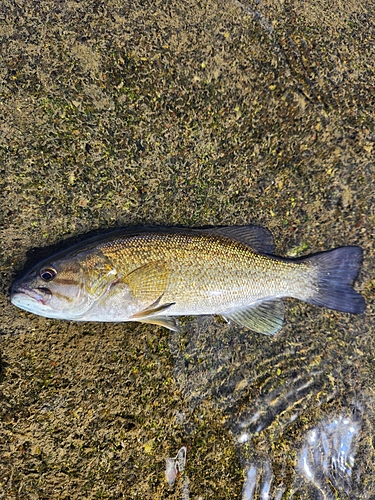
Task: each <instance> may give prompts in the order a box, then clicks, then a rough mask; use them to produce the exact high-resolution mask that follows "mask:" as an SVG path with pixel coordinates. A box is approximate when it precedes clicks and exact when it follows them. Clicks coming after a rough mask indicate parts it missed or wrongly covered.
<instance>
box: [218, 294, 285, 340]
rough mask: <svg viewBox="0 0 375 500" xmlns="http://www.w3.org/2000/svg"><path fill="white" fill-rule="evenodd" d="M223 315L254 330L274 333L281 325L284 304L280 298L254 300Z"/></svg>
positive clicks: (266, 333)
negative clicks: (261, 300) (254, 301)
mask: <svg viewBox="0 0 375 500" xmlns="http://www.w3.org/2000/svg"><path fill="white" fill-rule="evenodd" d="M223 317H224V318H226V319H229V320H231V321H233V322H234V323H237V324H238V325H241V326H245V327H246V328H249V329H250V330H253V331H254V332H257V333H264V334H265V335H274V334H275V333H277V332H278V331H279V330H280V328H281V327H282V325H283V321H284V304H283V301H282V300H281V299H276V300H266V301H264V302H256V303H255V304H251V305H250V306H247V307H245V308H242V309H237V310H235V311H233V312H231V313H229V314H223Z"/></svg>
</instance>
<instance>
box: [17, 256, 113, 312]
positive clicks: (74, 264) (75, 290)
mask: <svg viewBox="0 0 375 500" xmlns="http://www.w3.org/2000/svg"><path fill="white" fill-rule="evenodd" d="M91 268H93V269H92V271H93V273H92V272H90V269H91ZM92 274H93V275H92ZM102 289H103V286H100V283H99V282H98V271H97V270H95V266H92V265H91V266H89V269H88V267H87V262H86V260H85V259H83V258H82V256H80V255H75V256H67V257H66V258H59V259H50V260H47V261H44V262H42V263H40V264H38V265H37V266H35V267H34V268H33V269H31V271H29V272H28V273H27V274H26V275H25V276H23V278H21V279H20V280H18V281H16V282H15V283H14V284H13V286H12V290H11V302H12V304H13V305H15V306H17V307H20V308H21V309H24V310H26V311H29V312H31V313H33V314H37V315H39V316H44V317H47V318H56V319H73V320H74V319H77V320H79V318H80V316H82V315H83V314H85V313H86V312H87V311H88V310H89V309H90V307H92V304H93V302H94V300H95V299H96V296H97V295H98V294H99V293H101V290H102Z"/></svg>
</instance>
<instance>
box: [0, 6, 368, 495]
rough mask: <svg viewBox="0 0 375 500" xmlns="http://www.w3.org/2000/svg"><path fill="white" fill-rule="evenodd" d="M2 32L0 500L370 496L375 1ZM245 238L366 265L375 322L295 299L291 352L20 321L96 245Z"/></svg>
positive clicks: (23, 26)
mask: <svg viewBox="0 0 375 500" xmlns="http://www.w3.org/2000/svg"><path fill="white" fill-rule="evenodd" d="M1 15H2V23H1V26H0V32H1V37H2V40H3V42H2V46H1V52H2V56H1V57H2V64H1V65H0V66H1V68H0V75H1V86H0V92H1V104H2V113H1V117H0V145H1V148H0V155H1V161H0V170H1V176H0V186H1V211H0V224H1V227H0V231H1V241H2V245H1V249H0V259H1V268H0V270H1V274H0V276H1V295H0V302H1V308H2V315H1V316H2V317H1V324H0V333H1V335H2V337H1V343H0V350H1V372H0V456H1V460H0V486H1V488H0V498H6V499H18V498H20V499H22V498H25V499H26V498H27V499H30V498H56V499H57V498H59V499H63V498H65V499H68V498H72V499H76V498H77V499H80V498H82V499H83V498H85V499H86V498H129V499H131V498H144V499H151V498H152V499H157V498H160V499H162V498H176V499H180V498H188V497H189V498H193V499H198V498H199V497H202V498H204V499H205V500H206V499H211V498H212V499H213V498H222V499H233V498H241V496H242V495H245V494H247V495H248V498H259V497H260V495H261V494H263V497H264V495H266V494H267V495H268V498H270V499H273V498H311V495H312V494H315V491H316V485H318V486H319V487H320V491H323V492H324V494H326V498H330V495H331V496H332V498H335V495H336V496H337V495H339V496H340V498H358V499H367V498H371V496H372V492H373V491H375V485H374V471H373V463H374V458H375V457H374V446H373V441H374V435H373V428H374V423H375V412H374V407H375V402H374V396H373V393H374V387H375V380H374V375H373V372H374V370H373V362H374V361H373V360H374V340H373V339H374V328H373V321H372V318H373V314H374V290H375V288H374V227H375V221H374V206H375V205H374V201H375V199H374V189H373V185H374V180H375V167H374V162H373V157H374V151H375V147H374V143H375V127H374V108H375V106H374V104H375V92H374V85H375V77H374V64H373V61H374V58H375V53H374V52H375V48H374V47H375V43H374V42H375V40H374V37H375V26H374V24H375V22H374V16H373V5H372V3H371V2H364V3H361V4H358V3H357V2H354V1H353V2H349V3H346V4H345V5H343V4H340V3H338V4H335V5H332V3H331V2H325V1H316V2H313V3H308V4H307V3H297V4H296V3H295V2H283V3H279V2H273V1H267V2H262V3H260V2H251V1H249V2H237V1H233V2H221V1H215V2H213V1H204V2H198V1H197V2H190V1H185V2H170V1H164V2H138V3H137V2H132V3H131V4H130V3H128V4H126V3H125V4H124V2H117V1H109V2H106V3H104V4H103V3H100V2H86V1H82V2H67V3H61V4H60V3H57V2H54V1H41V2H39V3H35V2H28V1H26V2H24V3H23V4H22V5H21V4H19V3H16V2H13V1H5V2H3V7H2V14H1ZM246 223H256V224H260V225H264V226H266V227H268V228H269V229H270V230H271V231H272V232H273V234H274V236H275V241H276V247H277V253H278V254H279V255H289V256H298V255H304V254H307V253H312V252H317V251H321V250H326V249H329V248H333V247H335V246H340V245H347V244H359V245H361V246H362V247H363V249H364V265H363V271H362V273H361V275H360V277H359V280H358V285H357V289H358V290H360V291H361V293H362V294H363V296H364V297H365V299H366V301H367V311H366V313H365V314H364V315H362V316H350V315H345V314H341V313H336V312H332V311H328V310H323V309H319V308H316V307H313V306H308V305H305V304H301V303H297V302H294V301H291V300H290V301H289V300H288V301H287V308H286V309H287V316H286V324H285V326H284V327H283V329H282V331H281V332H280V333H279V334H277V336H275V337H273V338H269V337H266V336H260V335H256V334H252V333H249V332H243V331H240V330H236V329H231V328H228V326H226V325H224V324H220V323H215V322H214V323H209V324H207V325H205V328H202V323H198V326H196V324H194V323H189V322H187V323H186V328H185V329H184V330H183V332H182V333H181V334H178V335H175V334H172V336H171V335H170V333H169V332H167V331H166V330H164V329H162V328H159V327H156V326H150V325H137V324H121V325H120V324H118V325H107V324H92V323H87V324H75V323H70V322H62V321H53V320H48V319H44V318H39V317H36V316H33V315H31V314H28V313H25V312H22V311H20V310H17V309H15V308H14V307H13V306H12V305H11V304H10V302H9V287H10V285H11V283H12V282H13V280H14V279H15V278H16V277H19V276H20V275H21V273H22V271H23V269H24V267H25V266H26V267H29V266H30V265H32V264H34V263H36V262H37V261H39V260H40V259H41V258H44V257H45V256H46V255H48V254H50V253H52V251H55V250H56V249H59V248H61V246H64V245H65V244H69V243H71V242H75V241H77V240H79V239H80V237H81V235H83V234H85V233H88V232H95V231H97V232H100V231H102V230H105V229H108V228H113V227H121V226H129V225H139V224H147V225H157V224H163V225H184V226H207V225H232V224H246ZM64 242H65V243H64ZM66 242H68V243H66ZM335 422H336V424H335ZM345 422H346V423H345ZM330 426H331V427H330ZM351 426H352V427H353V429H354V430H355V432H354V431H353V433H352V434H350V430H349V428H350V427H351ZM314 430H315V432H316V434H313V433H314ZM348 436H352V437H351V439H350V442H349V441H348V439H349V437H348ZM335 440H336V441H335ZM340 440H341V441H340ZM334 441H335V442H336V443H337V442H342V443H344V452H345V453H346V455H345V463H344V462H340V456H341V457H343V455H342V454H341V455H340V453H339V451H337V450H338V448H337V446H336V445H335V444H333V443H334ZM327 443H328V444H327ZM183 446H186V448H187V453H186V464H185V467H184V470H183V471H182V472H181V473H180V476H178V475H176V481H175V483H174V489H172V490H171V489H170V487H169V485H168V483H167V481H166V479H165V464H166V459H167V458H168V457H175V456H176V454H177V452H178V450H180V449H181V447H183ZM317 450H318V451H317ZM348 450H349V451H348ZM304 453H305V455H304ZM301 457H302V458H301ZM303 457H305V462H304V463H305V466H306V467H305V468H304V466H303ZM301 460H302V462H301ZM324 460H326V462H324ZM301 463H302V465H301ZM325 463H327V464H328V465H327V468H326V469H324V467H325V465H324V464H325ZM334 464H338V465H337V467H336V469H334V467H335V465H334ZM340 464H341V465H340ZM314 467H315V469H314ZM307 470H318V471H319V472H318V473H317V474H316V475H315V483H314V482H313V481H308V480H305V479H306V477H304V475H305V476H306V473H307V472H306V471H307ZM324 471H326V472H324ZM327 471H328V472H327ZM335 471H336V472H335ZM349 472H350V474H349ZM245 481H246V482H245ZM251 481H252V482H251ZM244 485H245V486H244ZM246 488H247V490H246ZM314 488H315V490H314ZM244 498H245V497H244Z"/></svg>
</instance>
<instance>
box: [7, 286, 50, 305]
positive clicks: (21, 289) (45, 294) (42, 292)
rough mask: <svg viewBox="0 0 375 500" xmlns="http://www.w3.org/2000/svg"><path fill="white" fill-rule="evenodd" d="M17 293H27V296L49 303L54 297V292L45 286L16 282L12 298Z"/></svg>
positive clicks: (42, 302)
mask: <svg viewBox="0 0 375 500" xmlns="http://www.w3.org/2000/svg"><path fill="white" fill-rule="evenodd" d="M16 294H21V295H26V296H27V297H29V298H31V299H33V300H35V301H37V302H39V303H41V304H44V305H45V304H47V303H48V302H49V301H50V300H51V297H52V292H51V291H50V290H49V289H48V288H45V287H37V288H31V287H29V286H28V285H21V284H16V285H14V286H13V288H12V298H13V297H14V296H15V295H16Z"/></svg>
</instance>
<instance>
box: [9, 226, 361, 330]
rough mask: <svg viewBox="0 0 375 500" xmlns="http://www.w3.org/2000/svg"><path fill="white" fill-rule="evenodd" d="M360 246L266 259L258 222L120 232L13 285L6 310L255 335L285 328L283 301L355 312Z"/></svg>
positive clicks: (270, 245)
mask: <svg viewBox="0 0 375 500" xmlns="http://www.w3.org/2000/svg"><path fill="white" fill-rule="evenodd" d="M362 261H363V251H362V248H361V247H360V246H345V247H339V248H335V249H332V250H328V251H325V252H320V253H316V254H312V255H309V256H305V257H299V258H286V257H280V256H277V255H274V242H273V237H272V234H271V232H270V231H269V230H268V229H267V228H264V227H261V226H257V225H247V226H229V227H214V228H209V229H200V228H197V229H187V228H186V229H185V228H155V229H153V228H141V229H133V230H132V229H123V230H120V231H115V232H114V233H110V234H107V235H102V236H99V237H95V238H93V239H90V240H87V242H84V243H80V244H78V245H75V246H73V247H71V248H70V249H67V250H64V251H62V252H60V253H58V254H57V255H55V256H52V257H50V258H47V259H46V260H44V261H43V262H41V263H40V264H38V265H36V266H35V267H34V268H32V269H31V270H30V271H29V272H28V273H27V274H26V275H25V276H24V277H23V278H21V279H20V280H18V281H16V282H15V283H14V284H13V286H12V288H11V302H12V304H13V305H15V306H17V307H19V308H21V309H24V310H26V311H29V312H31V313H34V314H37V315H40V316H44V317H47V318H55V319H63V320H73V321H100V322H125V321H137V322H141V323H148V324H155V325H160V326H163V327H166V328H168V329H170V330H173V331H179V329H180V326H179V321H178V318H179V317H181V316H206V315H216V316H221V317H223V318H224V319H225V320H226V321H227V322H233V323H235V324H237V325H240V326H242V327H245V328H247V329H249V330H252V331H254V332H257V333H263V334H266V335H274V334H275V333H277V332H278V331H279V330H280V329H281V328H282V325H283V321H284V303H283V298H285V297H291V298H294V299H299V300H301V301H304V302H307V303H309V304H314V305H317V306H324V307H327V308H329V309H334V310H337V311H341V312H346V313H353V314H360V313H363V312H364V311H365V309H366V303H365V300H364V299H363V297H362V296H361V294H360V293H358V292H356V291H355V290H354V288H353V285H354V282H355V280H356V279H357V277H358V274H359V272H360V269H361V266H362Z"/></svg>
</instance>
